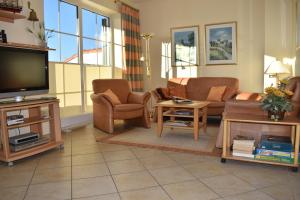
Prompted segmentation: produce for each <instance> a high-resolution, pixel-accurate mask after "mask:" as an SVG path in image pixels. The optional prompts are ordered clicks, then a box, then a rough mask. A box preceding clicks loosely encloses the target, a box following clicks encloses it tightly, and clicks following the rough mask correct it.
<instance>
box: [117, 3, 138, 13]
mask: <svg viewBox="0 0 300 200" xmlns="http://www.w3.org/2000/svg"><path fill="white" fill-rule="evenodd" d="M114 2H115V4H118V3H121V4H124V5H126V6H128V7H130V8H132V9H133V10H136V11H137V12H139V11H140V10H139V9H136V8H134V7H132V6H131V5H129V4H127V3H124V2H123V1H121V0H114Z"/></svg>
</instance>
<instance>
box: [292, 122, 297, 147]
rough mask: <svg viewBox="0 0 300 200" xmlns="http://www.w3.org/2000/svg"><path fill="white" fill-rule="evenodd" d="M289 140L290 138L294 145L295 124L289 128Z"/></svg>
mask: <svg viewBox="0 0 300 200" xmlns="http://www.w3.org/2000/svg"><path fill="white" fill-rule="evenodd" d="M291 129H292V130H291V140H292V144H293V145H294V144H295V131H296V127H295V126H292V128H291Z"/></svg>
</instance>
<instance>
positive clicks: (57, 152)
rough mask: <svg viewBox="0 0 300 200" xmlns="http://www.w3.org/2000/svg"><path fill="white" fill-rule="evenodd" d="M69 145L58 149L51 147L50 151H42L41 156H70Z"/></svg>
mask: <svg viewBox="0 0 300 200" xmlns="http://www.w3.org/2000/svg"><path fill="white" fill-rule="evenodd" d="M71 153H72V152H71V146H66V145H65V147H64V148H63V149H62V150H60V149H58V148H56V149H52V150H50V151H46V152H44V153H43V154H42V155H43V157H59V156H62V157H63V156H70V155H71Z"/></svg>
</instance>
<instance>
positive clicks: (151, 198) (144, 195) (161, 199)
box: [120, 187, 170, 200]
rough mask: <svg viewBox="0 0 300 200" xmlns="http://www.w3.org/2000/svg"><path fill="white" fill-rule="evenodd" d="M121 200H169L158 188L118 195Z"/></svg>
mask: <svg viewBox="0 0 300 200" xmlns="http://www.w3.org/2000/svg"><path fill="white" fill-rule="evenodd" d="M120 195H121V198H122V200H170V198H169V197H168V195H167V194H166V193H165V192H164V191H163V190H162V189H161V188H160V187H152V188H147V189H142V190H135V191H127V192H121V193H120Z"/></svg>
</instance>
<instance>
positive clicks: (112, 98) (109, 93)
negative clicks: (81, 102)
mask: <svg viewBox="0 0 300 200" xmlns="http://www.w3.org/2000/svg"><path fill="white" fill-rule="evenodd" d="M102 94H103V95H104V96H105V98H107V99H108V100H109V101H110V102H111V103H112V104H113V105H118V104H121V101H120V99H119V98H118V97H117V95H116V94H115V93H114V92H113V91H111V89H108V90H106V91H105V92H103V93H102Z"/></svg>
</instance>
